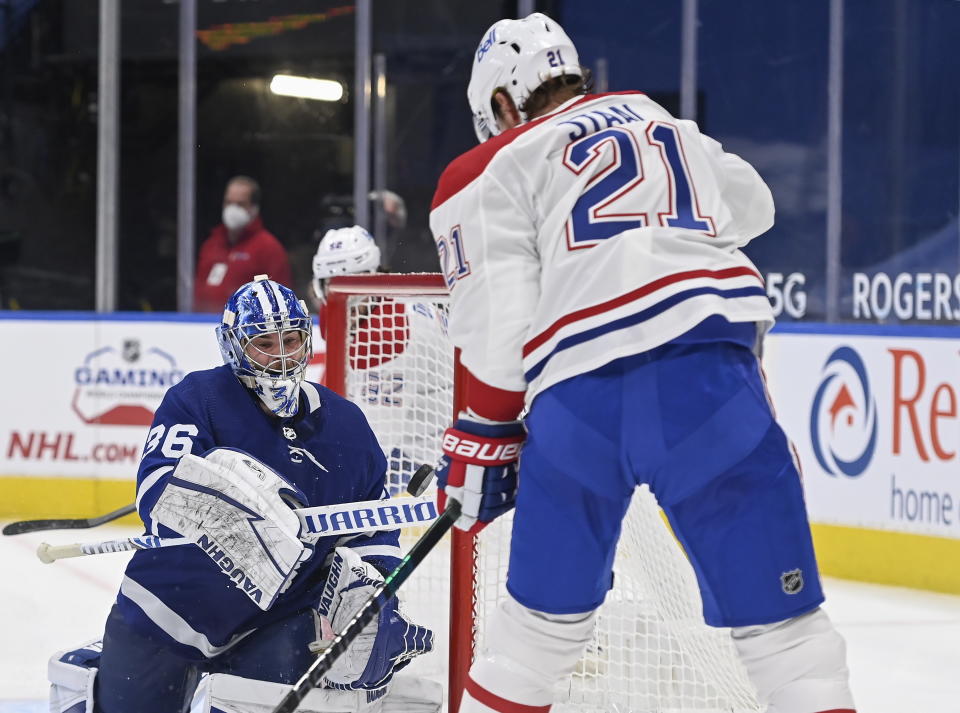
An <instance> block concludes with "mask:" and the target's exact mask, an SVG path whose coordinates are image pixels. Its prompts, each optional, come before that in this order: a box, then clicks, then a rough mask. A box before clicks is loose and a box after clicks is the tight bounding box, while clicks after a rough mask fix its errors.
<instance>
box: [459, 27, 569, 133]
mask: <svg viewBox="0 0 960 713" xmlns="http://www.w3.org/2000/svg"><path fill="white" fill-rule="evenodd" d="M566 74H569V75H575V76H577V77H582V76H583V70H582V69H580V58H579V56H578V55H577V48H576V47H574V46H573V42H571V41H570V38H569V37H567V33H566V32H564V31H563V28H562V27H560V25H558V24H557V23H556V22H554V21H553V20H551V19H550V18H549V17H547V16H546V15H544V14H543V13H540V12H535V13H533V14H532V15H528V16H527V17H525V18H523V19H522V20H500V21H499V22H497V23H494V25H493V26H492V27H491V28H490V29H489V30H487V32H486V34H485V35H484V36H483V39H482V40H481V41H480V46H479V47H477V51H476V54H475V55H474V57H473V70H472V71H471V73H470V84H469V85H468V86H467V101H469V102H470V110H471V111H472V112H473V129H474V131H476V132H477V139H479V141H480V143H483V142H484V141H486V140H487V139H489V138H490V137H491V136H496V135H497V134H499V133H500V128H499V127H498V126H497V119H496V116H495V115H494V113H493V109H492V108H491V106H490V100H491V99H492V98H493V94H494V92H495V91H496V90H498V89H503V90H505V91H506V92H507V94H509V95H510V98H511V99H513V103H514V104H515V105H516V107H517V111H519V112H520V116H521V118H522V119H523V121H526V120H527V117H526V116H525V115H524V113H523V112H522V111H521V110H520V108H521V107H522V106H523V104H524V102H525V101H526V100H527V97H529V96H530V94H532V93H533V91H534V90H535V89H537V88H538V87H539V86H540V85H541V84H543V83H544V82H546V81H547V80H549V79H553V78H554V77H560V76H563V75H566Z"/></svg>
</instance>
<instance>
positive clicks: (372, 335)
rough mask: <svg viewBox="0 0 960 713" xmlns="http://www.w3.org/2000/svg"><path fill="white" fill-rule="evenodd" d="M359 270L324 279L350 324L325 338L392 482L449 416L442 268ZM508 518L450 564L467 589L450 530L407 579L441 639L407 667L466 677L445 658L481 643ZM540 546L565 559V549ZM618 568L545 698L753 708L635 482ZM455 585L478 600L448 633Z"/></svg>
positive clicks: (426, 457)
mask: <svg viewBox="0 0 960 713" xmlns="http://www.w3.org/2000/svg"><path fill="white" fill-rule="evenodd" d="M365 278H366V279H364V280H363V281H357V280H353V281H352V282H351V278H347V279H346V280H340V281H338V280H334V281H333V283H332V286H331V287H332V290H333V292H332V294H334V295H337V294H338V295H340V296H339V297H337V298H334V299H332V300H331V315H330V317H331V319H340V320H343V321H342V323H343V324H344V325H345V330H343V331H342V334H343V336H342V337H337V336H336V335H337V333H338V332H340V330H334V332H333V333H332V334H333V336H332V341H331V340H329V339H328V344H327V355H328V356H327V359H328V376H329V378H328V379H327V385H328V386H330V387H331V388H334V389H335V390H338V391H342V392H343V393H344V394H346V396H347V397H348V398H350V399H351V400H353V401H355V402H356V403H357V404H359V405H360V406H361V408H362V409H363V410H364V412H365V413H366V415H367V418H368V420H369V421H370V425H371V426H372V427H373V430H374V431H375V432H376V434H377V437H378V439H379V441H380V444H381V445H382V446H383V449H384V452H385V454H386V455H387V458H388V463H389V472H388V477H389V483H390V487H391V490H392V491H393V492H394V493H400V492H402V491H403V489H404V487H405V484H406V482H407V480H408V479H409V476H410V475H411V474H412V472H413V471H414V470H415V469H416V467H417V466H418V465H419V464H420V463H431V464H432V463H433V462H434V461H435V460H436V458H437V456H438V454H439V453H440V437H441V435H442V433H443V430H444V428H446V427H447V426H448V425H449V424H450V422H451V420H452V416H453V403H454V401H453V399H454V383H455V368H454V353H453V348H452V347H451V345H450V343H449V341H448V340H447V337H446V316H447V297H446V295H445V294H444V290H443V287H442V285H443V283H442V281H441V279H440V277H439V276H419V278H417V279H415V278H413V277H412V276H398V275H380V276H365ZM338 360H339V361H340V362H342V364H341V366H339V367H338V366H336V364H337V362H338ZM337 382H339V383H337ZM510 524H511V517H510V516H509V515H508V516H505V517H503V518H501V519H500V520H498V521H497V522H495V523H493V524H492V525H491V526H489V527H487V528H486V529H485V530H484V531H483V532H482V533H481V535H480V536H479V537H478V538H476V540H475V542H474V546H473V552H474V556H473V558H472V559H473V561H472V562H471V561H469V560H470V558H469V557H468V558H466V560H467V561H466V562H463V563H459V564H456V565H453V566H454V567H458V568H465V571H464V572H462V573H461V574H465V575H466V579H465V580H464V581H466V582H468V583H469V586H471V587H472V594H471V592H470V591H465V592H454V593H453V594H451V585H450V582H451V563H450V555H449V549H450V545H449V541H450V540H449V538H445V539H444V542H443V543H442V544H441V545H439V546H438V548H437V550H436V551H434V552H433V553H432V554H431V555H430V557H429V558H428V560H427V561H426V562H424V563H423V565H421V567H420V568H419V569H418V570H417V572H416V573H415V574H414V575H413V576H412V577H411V578H410V580H408V582H407V583H406V584H405V585H404V586H403V589H402V590H401V592H400V599H401V602H402V603H403V608H404V609H405V610H406V612H407V613H408V614H409V615H410V617H411V618H412V619H413V620H414V621H416V622H417V623H418V624H424V625H427V626H430V627H431V628H432V629H433V630H434V632H435V635H436V651H435V652H434V653H432V654H429V655H426V656H422V657H420V658H419V659H417V660H415V661H414V663H413V664H411V666H410V667H409V669H408V670H409V671H410V672H416V673H418V674H420V675H426V676H430V677H432V678H436V679H438V680H444V681H448V682H449V681H451V680H452V681H453V683H452V684H448V685H453V686H457V685H462V678H461V677H462V675H463V674H464V673H465V672H464V671H452V670H449V663H448V654H449V651H450V649H451V647H461V651H463V652H464V653H465V656H462V657H461V659H462V660H465V661H469V655H470V652H471V651H472V650H473V648H474V647H475V646H477V647H479V646H482V644H483V638H484V628H485V622H486V621H487V618H488V617H489V615H490V614H491V613H492V611H493V610H494V609H495V608H496V606H497V603H498V601H500V599H501V598H502V597H504V596H505V589H504V583H505V578H506V563H507V556H508V548H509V539H510ZM420 534H421V533H420V532H418V531H416V530H406V531H404V535H403V537H402V539H401V543H402V544H404V545H405V546H407V547H409V546H410V544H412V542H414V541H415V539H416V538H417V537H418V536H419V535H420ZM545 556H548V557H553V558H555V560H556V562H557V566H558V567H559V566H563V553H560V552H557V553H545ZM614 582H615V587H614V589H613V590H612V591H611V592H610V593H609V594H608V596H607V599H606V602H605V603H604V605H603V607H602V608H601V610H600V615H599V617H598V621H597V626H596V630H595V632H594V637H593V641H592V642H591V644H590V646H589V647H588V650H587V652H586V654H585V655H584V657H583V658H582V659H581V661H580V663H579V665H578V666H577V669H576V672H575V673H574V675H573V676H572V678H571V679H570V680H569V681H567V682H564V683H563V685H562V686H560V687H558V689H557V691H556V698H555V700H556V703H555V705H554V707H553V710H554V711H556V712H558V713H560V712H563V713H566V712H567V711H579V712H581V713H583V712H594V711H595V712H597V713H599V712H601V711H604V712H608V711H616V712H618V713H628V712H630V713H641V712H643V713H652V712H655V711H656V712H668V711H669V712H674V711H676V712H680V711H698V712H701V711H702V712H708V711H717V712H719V711H724V712H731V711H736V712H740V711H759V710H760V707H759V705H758V704H757V701H756V698H755V695H754V692H753V689H752V687H751V685H750V684H749V682H748V681H747V678H746V674H745V672H744V670H743V668H742V666H741V665H740V663H739V661H738V660H737V658H736V656H735V654H734V651H733V647H732V644H731V642H730V638H729V633H728V631H726V630H722V629H713V628H710V627H707V626H706V625H705V624H704V622H703V616H702V611H701V602H700V596H699V592H698V590H697V586H696V579H695V577H694V574H693V570H692V568H691V567H690V564H689V563H688V561H687V559H686V557H685V556H684V554H683V551H682V550H681V548H680V547H679V545H678V544H677V542H676V541H675V540H674V538H673V536H672V534H671V533H670V531H669V529H668V528H667V527H666V526H665V524H664V521H663V519H662V517H661V515H660V510H659V508H658V507H657V504H656V501H655V499H654V498H653V496H652V495H651V494H650V492H649V491H648V490H647V489H646V488H641V489H639V490H638V491H637V493H636V494H635V496H634V499H633V503H632V504H631V507H630V510H629V512H628V514H627V518H626V520H625V522H624V527H623V534H622V536H621V540H620V543H619V545H618V550H617V558H616V563H615V578H614ZM451 596H454V597H460V598H461V602H462V603H465V606H466V609H465V611H467V612H469V611H471V610H472V612H473V615H472V621H471V622H469V625H468V626H465V627H461V628H460V629H459V631H460V632H461V633H460V634H459V635H457V634H454V635H453V636H452V637H451V634H450V632H451V626H450V622H449V612H450V601H451ZM471 596H472V607H471V606H470V605H471V602H470V600H471ZM464 632H466V633H464ZM470 632H472V637H471V633H470ZM451 639H455V640H451ZM458 681H459V682H460V683H457V682H458Z"/></svg>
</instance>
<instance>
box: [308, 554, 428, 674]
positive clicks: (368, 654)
mask: <svg viewBox="0 0 960 713" xmlns="http://www.w3.org/2000/svg"><path fill="white" fill-rule="evenodd" d="M382 582H383V578H382V577H381V575H380V573H379V572H377V570H376V569H374V567H373V566H372V565H370V564H369V563H367V562H364V561H363V560H362V559H360V555H358V554H357V553H356V552H354V551H353V550H351V549H350V548H349V547H338V548H337V549H336V550H335V551H334V556H333V560H332V562H331V564H330V573H329V574H328V575H327V581H326V583H325V584H324V587H323V594H322V595H321V597H320V602H319V604H318V605H317V614H318V615H319V618H320V627H321V630H320V639H319V641H316V642H314V643H313V644H311V645H310V649H311V650H312V651H314V652H318V653H319V652H322V651H323V650H324V649H325V648H326V647H327V646H328V645H329V644H330V642H332V641H333V639H334V638H335V637H336V634H337V632H339V631H342V630H343V629H345V628H346V627H347V625H348V624H349V623H350V620H351V619H353V617H354V616H355V615H356V613H357V612H358V611H359V610H360V607H362V606H363V604H364V603H365V602H366V601H367V600H368V599H369V598H370V596H371V595H372V594H373V592H374V590H375V589H376V587H377V586H378V585H379V584H381V583H382ZM432 649H433V632H432V631H430V629H427V628H425V627H423V626H417V625H416V624H412V623H411V622H410V621H408V620H407V618H406V617H405V616H404V615H403V613H401V612H400V610H399V609H398V601H397V598H396V597H393V598H391V599H390V600H389V601H388V602H387V604H386V606H384V608H383V609H381V610H380V613H379V614H378V615H377V618H376V619H374V620H373V621H371V622H370V623H369V624H367V626H366V627H364V629H363V630H362V631H361V632H360V633H359V634H358V635H357V637H356V638H355V639H354V640H353V641H352V642H351V643H350V646H349V647H347V650H346V651H344V652H343V654H341V655H340V658H338V659H337V660H336V661H335V662H334V664H333V666H332V667H331V668H330V670H329V671H328V672H327V675H326V676H325V677H324V680H323V683H324V685H325V686H326V687H328V688H337V689H341V690H349V689H356V688H363V689H367V690H374V689H377V688H380V687H381V686H384V685H386V684H387V683H388V682H389V681H390V679H391V678H392V677H393V674H394V673H395V672H397V671H399V670H400V669H401V668H403V667H404V666H406V665H407V664H408V663H410V661H411V660H412V659H413V658H414V657H415V656H419V655H420V654H423V653H426V652H428V651H431V650H432Z"/></svg>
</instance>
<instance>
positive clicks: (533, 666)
mask: <svg viewBox="0 0 960 713" xmlns="http://www.w3.org/2000/svg"><path fill="white" fill-rule="evenodd" d="M595 617H596V612H584V613H582V614H545V613H543V612H538V611H534V610H533V609H527V608H526V607H525V606H523V605H522V604H520V603H519V602H517V601H516V600H515V599H513V598H512V597H508V598H507V600H506V601H504V602H503V603H502V604H501V605H500V607H499V608H498V609H497V611H496V612H495V613H494V615H493V619H492V621H491V623H490V627H489V628H488V630H487V639H486V646H485V647H484V650H483V651H482V652H481V653H480V656H479V657H478V658H477V659H476V661H474V663H473V666H472V667H471V668H470V676H469V680H468V682H467V689H466V691H464V694H463V701H462V703H461V704H460V713H490V712H491V711H493V712H495V713H535V712H534V711H533V710H531V709H537V708H539V709H542V710H543V711H546V710H548V709H549V707H550V704H551V703H552V702H553V688H554V686H555V685H556V683H557V682H558V681H560V680H561V679H562V678H563V677H564V676H568V675H570V674H571V673H572V672H573V670H574V669H575V668H576V665H577V661H578V660H579V659H580V656H581V654H582V653H583V650H584V648H585V647H586V645H587V644H588V643H589V641H590V636H591V634H592V633H593V623H594V619H595Z"/></svg>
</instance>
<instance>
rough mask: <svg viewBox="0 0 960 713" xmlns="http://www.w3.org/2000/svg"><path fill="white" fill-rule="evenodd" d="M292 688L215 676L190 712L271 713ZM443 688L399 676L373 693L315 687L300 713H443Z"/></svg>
mask: <svg viewBox="0 0 960 713" xmlns="http://www.w3.org/2000/svg"><path fill="white" fill-rule="evenodd" d="M289 690H290V686H285V685H283V684H280V683H271V682H269V681H259V680H256V679H252V678H243V677H240V676H231V675H228V674H222V673H217V674H212V675H209V676H205V677H204V679H203V680H202V681H201V682H200V686H199V687H198V688H197V692H196V695H195V696H194V698H193V703H192V704H191V706H190V713H271V711H273V709H274V707H275V706H276V705H277V703H279V702H280V700H281V699H282V698H283V696H285V695H286V693H287V692H288V691H289ZM442 703H443V686H441V685H440V684H439V683H436V682H434V681H427V680H424V679H417V678H412V677H411V678H406V677H403V676H397V677H396V678H395V679H394V681H392V682H391V683H390V684H389V685H387V686H383V687H381V688H378V689H374V690H371V691H368V690H352V691H336V690H331V689H320V688H315V689H313V690H312V691H310V693H308V694H307V696H306V698H304V700H303V702H302V703H301V704H300V705H299V706H298V707H297V711H298V712H299V713H439V711H440V708H441V705H442Z"/></svg>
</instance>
